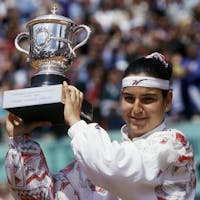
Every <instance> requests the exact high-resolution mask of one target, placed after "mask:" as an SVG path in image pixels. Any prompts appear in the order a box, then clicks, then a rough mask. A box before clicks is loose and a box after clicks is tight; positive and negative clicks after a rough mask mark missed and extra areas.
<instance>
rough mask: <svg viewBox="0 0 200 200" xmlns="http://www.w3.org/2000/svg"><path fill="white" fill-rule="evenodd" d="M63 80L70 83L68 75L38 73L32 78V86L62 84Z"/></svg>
mask: <svg viewBox="0 0 200 200" xmlns="http://www.w3.org/2000/svg"><path fill="white" fill-rule="evenodd" d="M63 81H67V83H69V80H68V79H67V78H66V77H64V76H60V75H57V74H37V75H35V76H33V77H32V78H31V87H40V86H47V85H57V84H62V83H63Z"/></svg>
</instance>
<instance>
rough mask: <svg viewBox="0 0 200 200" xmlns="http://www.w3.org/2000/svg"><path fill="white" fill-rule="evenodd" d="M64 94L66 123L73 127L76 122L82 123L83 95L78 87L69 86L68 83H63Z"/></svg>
mask: <svg viewBox="0 0 200 200" xmlns="http://www.w3.org/2000/svg"><path fill="white" fill-rule="evenodd" d="M63 93H64V104H65V107H64V118H65V122H66V123H67V124H68V125H69V126H72V125H73V124H75V123H76V122H78V121H80V120H81V118H80V113H81V107H82V102H83V93H82V92H81V91H79V90H78V89H77V88H76V87H74V86H72V85H68V84H67V82H65V81H64V82H63Z"/></svg>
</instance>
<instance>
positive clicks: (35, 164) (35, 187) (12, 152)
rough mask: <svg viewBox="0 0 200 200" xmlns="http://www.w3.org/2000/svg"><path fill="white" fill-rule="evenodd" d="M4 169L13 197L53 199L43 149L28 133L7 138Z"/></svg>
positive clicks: (21, 198) (50, 178)
mask: <svg viewBox="0 0 200 200" xmlns="http://www.w3.org/2000/svg"><path fill="white" fill-rule="evenodd" d="M5 169H6V174H7V179H8V184H9V185H10V188H11V190H12V193H13V196H14V197H15V199H20V200H23V199H29V198H30V199H43V200H47V199H49V200H53V199H54V192H53V180H52V176H51V174H50V172H49V169H48V166H47V163H46V160H45V157H44V154H43V151H42V149H41V148H40V145H39V144H38V143H36V142H35V141H33V140H31V139H30V138H29V137H28V135H24V136H16V137H10V138H9V149H8V152H7V155H6V159H5Z"/></svg>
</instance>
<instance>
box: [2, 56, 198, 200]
mask: <svg viewBox="0 0 200 200" xmlns="http://www.w3.org/2000/svg"><path fill="white" fill-rule="evenodd" d="M171 76H172V68H171V66H170V65H169V64H168V63H167V62H166V61H165V59H164V57H163V55H161V54H159V53H153V54H151V55H149V56H147V57H142V58H139V59H137V60H136V61H133V62H132V63H130V65H129V66H128V68H127V69H126V71H125V75H124V78H123V80H122V92H121V93H122V98H121V108H122V113H123V118H124V120H125V122H126V125H124V126H123V127H122V129H121V133H122V138H123V140H122V142H121V143H118V142H116V141H114V142H111V140H110V138H109V135H108V134H107V133H106V131H105V130H103V129H102V128H101V127H100V126H99V125H98V124H95V123H91V124H87V123H86V122H85V121H83V120H81V119H80V110H81V105H82V100H83V94H82V93H81V92H80V91H79V90H77V89H76V88H75V87H73V86H69V85H67V83H64V84H63V87H64V93H65V96H66V98H65V105H66V106H65V108H64V116H65V121H66V123H67V124H68V125H69V126H70V128H69V130H68V134H69V136H70V137H71V138H72V141H71V144H72V150H73V152H74V155H75V157H76V159H77V162H75V163H73V164H72V165H69V166H68V167H67V168H66V169H64V170H62V171H61V172H59V173H58V174H56V175H54V176H53V175H51V174H50V172H49V170H48V167H47V164H46V162H45V159H44V156H43V153H42V150H41V148H40V146H39V145H38V144H37V143H35V142H34V141H32V140H31V139H29V138H27V137H26V136H21V134H23V133H27V132H29V131H31V130H32V129H33V128H34V127H36V126H39V125H41V124H38V123H32V124H31V125H27V124H23V121H22V120H21V119H19V118H16V116H13V115H12V114H10V115H9V116H8V120H7V131H8V134H9V136H10V137H9V138H10V145H9V151H8V154H7V157H6V170H7V175H8V181H9V183H10V185H11V188H12V191H13V192H14V195H15V198H16V199H17V198H18V199H27V197H29V198H30V199H45V200H46V199H56V200H58V199H62V200H65V199H70V200H71V199H89V200H93V199H94V200H96V199H107V200H111V199H113V200H114V199H115V200H120V199H122V200H147V199H149V200H172V199H173V200H189V199H190V200H192V199H194V196H195V181H196V178H195V166H194V155H193V151H192V147H191V145H190V144H189V142H188V141H187V140H186V138H185V136H184V135H182V134H181V133H180V131H178V130H174V129H167V127H166V125H165V123H164V117H165V113H166V112H168V111H169V109H170V106H171V101H172V91H171V89H170V79H171ZM24 125H25V126H24ZM24 127H25V128H24ZM17 135H18V136H17ZM15 177H17V179H15ZM16 180H17V181H16Z"/></svg>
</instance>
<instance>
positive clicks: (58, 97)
mask: <svg viewBox="0 0 200 200" xmlns="http://www.w3.org/2000/svg"><path fill="white" fill-rule="evenodd" d="M62 95H63V94H62V85H61V84H58V85H50V86H45V87H32V88H25V89H18V90H9V91H5V92H4V95H3V106H2V107H3V108H4V109H6V110H8V111H10V112H12V113H13V114H15V115H17V116H18V117H20V118H22V119H23V120H24V121H28V122H31V121H32V122H33V121H50V122H52V124H54V125H62V124H65V121H64V104H63V102H62V101H63V97H62ZM92 115H93V110H92V105H91V104H90V103H88V102H87V101H85V100H83V104H82V109H81V119H84V120H85V121H87V122H91V121H92V118H93V116H92Z"/></svg>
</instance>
